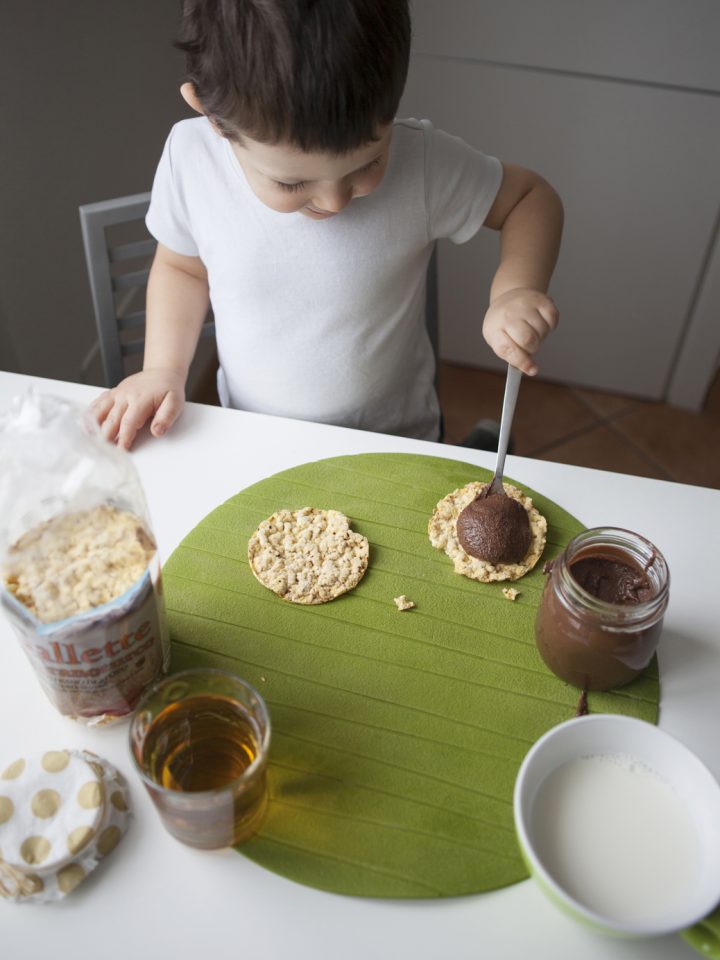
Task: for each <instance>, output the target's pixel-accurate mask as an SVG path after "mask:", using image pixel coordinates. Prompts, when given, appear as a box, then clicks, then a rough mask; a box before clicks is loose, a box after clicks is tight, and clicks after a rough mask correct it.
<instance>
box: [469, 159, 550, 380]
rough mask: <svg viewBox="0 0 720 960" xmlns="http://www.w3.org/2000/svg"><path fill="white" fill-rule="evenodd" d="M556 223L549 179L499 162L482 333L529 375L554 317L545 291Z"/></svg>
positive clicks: (489, 224)
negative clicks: (494, 254)
mask: <svg viewBox="0 0 720 960" xmlns="http://www.w3.org/2000/svg"><path fill="white" fill-rule="evenodd" d="M562 225H563V208H562V203H561V202H560V198H559V197H558V195H557V193H556V192H555V191H554V190H553V188H552V187H551V186H550V184H549V183H547V182H546V181H545V180H543V178H542V177H540V176H538V174H536V173H533V172H532V170H525V169H524V168H523V167H516V166H513V165H512V164H503V182H502V185H501V187H500V190H499V191H498V195H497V197H496V198H495V202H494V203H493V205H492V208H491V209H490V213H489V214H488V216H487V218H486V220H485V226H486V227H490V228H491V229H493V230H499V231H500V266H499V267H498V269H497V272H496V273H495V277H494V279H493V282H492V287H491V288H490V308H489V310H488V311H487V313H486V314H485V320H484V321H483V336H484V337H485V339H486V340H487V342H488V344H489V345H490V346H491V347H492V349H493V350H494V351H495V353H496V354H497V355H498V356H499V357H502V359H503V360H507V362H508V363H511V364H512V365H513V366H515V367H518V368H519V369H520V370H522V371H523V372H524V373H527V374H530V375H531V376H532V375H534V374H536V373H537V370H538V368H537V366H536V364H535V362H534V360H533V354H534V353H535V352H536V350H537V349H538V347H539V346H540V344H541V343H542V341H543V340H544V338H545V337H546V336H547V335H548V333H549V332H550V331H551V330H554V329H555V327H556V326H557V323H558V319H559V314H558V309H557V307H556V306H555V304H554V303H553V301H552V300H551V299H550V297H548V296H547V293H546V291H547V288H548V285H549V283H550V277H551V276H552V272H553V268H554V266H555V262H556V260H557V255H558V251H559V249H560V237H561V235H562Z"/></svg>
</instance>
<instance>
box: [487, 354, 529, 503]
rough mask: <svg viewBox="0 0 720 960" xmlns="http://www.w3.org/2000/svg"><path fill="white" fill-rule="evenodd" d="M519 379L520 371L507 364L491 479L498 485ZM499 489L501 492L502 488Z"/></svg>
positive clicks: (501, 475)
mask: <svg viewBox="0 0 720 960" xmlns="http://www.w3.org/2000/svg"><path fill="white" fill-rule="evenodd" d="M521 379H522V371H521V370H518V368H517V367H512V366H510V364H508V369H507V379H506V380H505V396H504V397H503V408H502V417H501V420H500V439H499V440H498V452H497V454H498V455H497V463H496V464H495V476H494V477H493V483H495V482H497V484H498V485H500V484H502V478H503V471H504V469H505V454H506V453H507V448H508V441H509V440H510V427H511V425H512V420H513V415H514V413H515V402H516V400H517V395H518V390H519V389H520V380H521ZM500 489H501V490H502V487H501V488H500Z"/></svg>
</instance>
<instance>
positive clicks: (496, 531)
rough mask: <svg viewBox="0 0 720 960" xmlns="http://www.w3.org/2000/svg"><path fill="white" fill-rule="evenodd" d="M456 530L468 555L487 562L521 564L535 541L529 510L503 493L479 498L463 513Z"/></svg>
mask: <svg viewBox="0 0 720 960" xmlns="http://www.w3.org/2000/svg"><path fill="white" fill-rule="evenodd" d="M456 529H457V537H458V540H459V542H460V546H461V547H462V548H463V550H464V551H465V553H467V554H469V555H470V556H471V557H477V559H478V560H486V561H487V562H488V563H520V562H521V561H522V560H523V559H524V558H525V555H526V554H527V552H528V550H529V549H530V542H531V540H532V533H531V530H530V519H529V517H528V515H527V510H526V509H525V507H523V505H522V504H521V503H519V502H518V501H517V500H515V499H513V498H512V497H508V496H507V495H506V494H504V493H491V494H490V495H489V496H487V497H483V496H482V495H481V496H479V497H476V498H475V499H474V500H473V501H472V502H471V503H469V504H468V506H467V507H465V509H464V510H463V511H462V512H461V513H460V516H459V517H458V518H457V525H456Z"/></svg>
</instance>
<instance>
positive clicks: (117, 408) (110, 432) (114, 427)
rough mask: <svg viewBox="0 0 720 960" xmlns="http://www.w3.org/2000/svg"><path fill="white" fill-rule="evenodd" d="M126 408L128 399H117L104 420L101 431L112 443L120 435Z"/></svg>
mask: <svg viewBox="0 0 720 960" xmlns="http://www.w3.org/2000/svg"><path fill="white" fill-rule="evenodd" d="M126 410H127V401H126V400H119V399H116V400H115V401H114V402H113V406H112V409H111V410H110V412H109V413H108V414H107V416H106V417H105V419H104V420H103V423H102V426H101V428H100V432H101V433H102V435H103V436H104V437H105V439H106V440H109V441H110V443H112V442H113V441H114V440H115V438H116V437H117V435H118V430H119V429H120V423H121V421H122V418H123V417H124V415H125V411H126Z"/></svg>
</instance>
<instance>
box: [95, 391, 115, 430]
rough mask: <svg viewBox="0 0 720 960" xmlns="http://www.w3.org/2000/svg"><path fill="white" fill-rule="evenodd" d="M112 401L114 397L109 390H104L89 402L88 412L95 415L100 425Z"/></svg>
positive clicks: (113, 401)
mask: <svg viewBox="0 0 720 960" xmlns="http://www.w3.org/2000/svg"><path fill="white" fill-rule="evenodd" d="M114 403H115V399H114V398H113V395H112V393H111V392H110V390H106V391H105V393H101V394H100V396H99V397H97V398H96V399H95V400H93V402H92V403H91V404H90V413H91V414H92V415H93V417H95V419H96V420H97V422H98V424H100V425H102V423H103V421H104V420H105V418H106V417H107V415H108V413H110V411H111V410H112V408H113V404H114Z"/></svg>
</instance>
